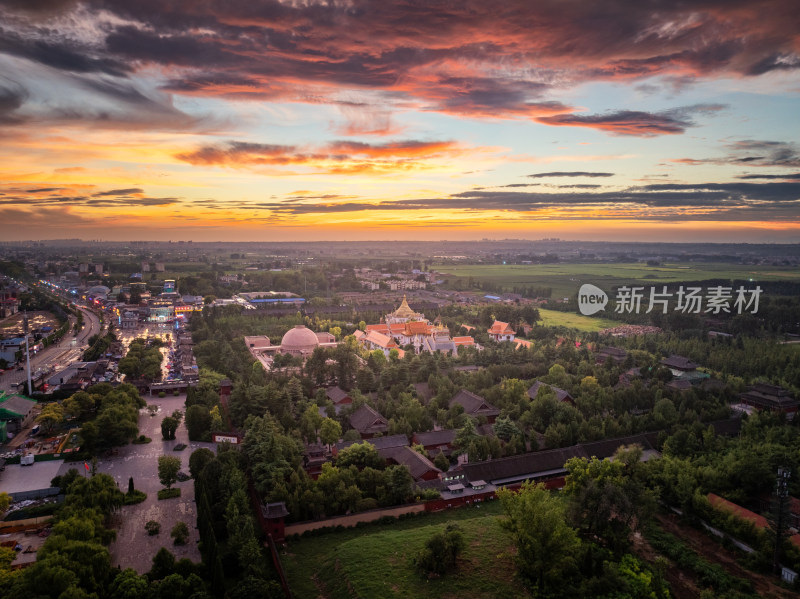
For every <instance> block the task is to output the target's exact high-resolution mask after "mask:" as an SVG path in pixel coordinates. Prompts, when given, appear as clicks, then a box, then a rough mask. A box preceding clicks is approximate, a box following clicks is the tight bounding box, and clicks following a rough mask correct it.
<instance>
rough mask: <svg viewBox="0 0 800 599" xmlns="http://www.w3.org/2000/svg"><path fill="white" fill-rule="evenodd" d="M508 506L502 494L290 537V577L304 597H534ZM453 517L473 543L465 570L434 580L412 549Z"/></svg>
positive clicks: (466, 553)
mask: <svg viewBox="0 0 800 599" xmlns="http://www.w3.org/2000/svg"><path fill="white" fill-rule="evenodd" d="M500 513H502V509H501V507H500V504H499V502H489V503H485V504H482V506H481V507H471V508H461V509H458V510H454V511H449V512H447V513H441V514H433V515H424V516H417V517H414V518H410V519H407V520H400V521H398V522H395V523H391V524H387V525H372V526H369V527H366V528H357V529H348V530H345V531H342V532H335V533H329V534H325V535H322V536H315V537H310V538H304V539H301V540H299V541H290V542H289V548H288V555H287V556H285V557H284V558H283V562H284V566H285V568H286V570H287V575H288V578H289V585H290V587H291V589H292V592H293V593H294V594H295V596H296V597H318V596H325V597H331V598H339V597H341V598H345V597H347V598H350V597H386V598H390V597H432V598H436V597H471V598H482V597H486V598H488V597H528V596H530V595H529V594H528V593H527V592H526V590H525V589H524V587H523V586H522V584H521V582H520V581H519V580H518V579H517V577H516V575H515V566H514V561H513V559H512V554H513V551H514V549H513V543H512V541H511V537H510V536H509V534H508V533H507V532H505V531H504V530H503V529H502V528H501V527H500V525H499V523H498V515H499V514H500ZM452 522H455V523H457V524H458V525H459V526H460V527H461V530H462V532H463V534H464V539H465V541H466V545H467V546H466V549H465V550H464V553H463V555H462V557H461V558H459V562H458V569H457V571H455V572H453V573H451V574H448V575H445V576H444V577H442V578H433V579H430V580H429V579H427V578H425V577H423V576H421V575H420V574H418V573H417V572H416V571H415V570H414V568H413V566H412V565H411V562H410V560H411V557H412V556H413V555H414V554H415V553H416V552H417V551H419V550H420V549H421V548H422V547H423V545H424V544H425V541H426V540H428V539H429V538H430V537H431V536H433V535H434V534H435V533H437V532H441V531H442V530H443V529H444V527H445V526H446V524H447V523H452Z"/></svg>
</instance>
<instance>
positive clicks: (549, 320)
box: [539, 308, 620, 333]
mask: <svg viewBox="0 0 800 599" xmlns="http://www.w3.org/2000/svg"><path fill="white" fill-rule="evenodd" d="M539 316H541V318H542V320H541V321H540V322H539V324H542V325H544V326H548V327H567V328H570V329H578V330H579V331H584V332H587V333H592V332H599V331H602V330H603V329H610V328H612V327H616V326H619V324H620V323H619V322H618V321H614V320H609V319H608V318H594V317H591V316H582V315H580V314H574V313H572V312H559V311H558V310H547V309H546V308H539Z"/></svg>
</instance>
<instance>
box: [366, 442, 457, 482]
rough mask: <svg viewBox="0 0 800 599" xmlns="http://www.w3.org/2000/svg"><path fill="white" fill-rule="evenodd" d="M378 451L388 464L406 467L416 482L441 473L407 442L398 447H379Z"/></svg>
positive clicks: (434, 478) (433, 478) (436, 477)
mask: <svg viewBox="0 0 800 599" xmlns="http://www.w3.org/2000/svg"><path fill="white" fill-rule="evenodd" d="M406 443H407V442H406ZM378 453H379V454H380V456H381V457H382V458H384V459H385V460H386V462H387V463H388V464H389V465H392V464H396V465H398V466H405V467H406V468H408V471H409V472H410V473H411V476H412V478H413V479H414V480H415V481H416V482H419V481H423V480H436V479H438V478H439V475H440V474H441V473H442V471H441V470H439V469H438V468H437V467H436V466H435V465H434V464H433V462H431V461H430V460H429V459H428V458H426V457H425V456H424V455H422V454H420V453H417V452H416V451H414V450H413V449H411V448H410V447H409V446H408V444H406V445H403V446H400V447H389V448H386V449H379V450H378Z"/></svg>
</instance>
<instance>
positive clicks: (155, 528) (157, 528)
mask: <svg viewBox="0 0 800 599" xmlns="http://www.w3.org/2000/svg"><path fill="white" fill-rule="evenodd" d="M144 529H145V530H146V531H147V534H149V535H150V536H151V537H153V536H155V535H157V534H158V533H159V532H161V524H159V523H158V522H156V521H155V520H148V521H147V524H145V525H144Z"/></svg>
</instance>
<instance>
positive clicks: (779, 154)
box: [670, 139, 800, 179]
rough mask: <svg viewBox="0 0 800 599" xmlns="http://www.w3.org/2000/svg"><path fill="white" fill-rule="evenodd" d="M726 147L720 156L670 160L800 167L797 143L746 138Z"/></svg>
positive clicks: (692, 162)
mask: <svg viewBox="0 0 800 599" xmlns="http://www.w3.org/2000/svg"><path fill="white" fill-rule="evenodd" d="M726 148H727V150H728V154H727V155H725V156H722V157H719V158H675V159H673V160H671V161H670V162H675V163H678V164H687V165H690V166H695V165H701V164H732V165H738V166H747V167H755V166H777V167H784V168H793V167H794V168H796V167H800V151H798V148H797V145H796V144H793V143H788V142H785V141H768V140H755V139H746V140H742V141H737V142H734V143H731V144H728V145H727V146H726ZM744 178H746V177H744ZM751 178H762V179H763V178H767V177H763V176H760V177H756V176H753V177H751ZM775 178H782V177H775Z"/></svg>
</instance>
